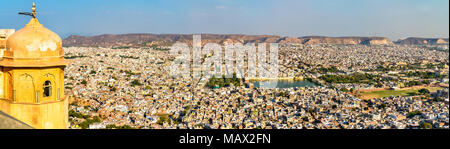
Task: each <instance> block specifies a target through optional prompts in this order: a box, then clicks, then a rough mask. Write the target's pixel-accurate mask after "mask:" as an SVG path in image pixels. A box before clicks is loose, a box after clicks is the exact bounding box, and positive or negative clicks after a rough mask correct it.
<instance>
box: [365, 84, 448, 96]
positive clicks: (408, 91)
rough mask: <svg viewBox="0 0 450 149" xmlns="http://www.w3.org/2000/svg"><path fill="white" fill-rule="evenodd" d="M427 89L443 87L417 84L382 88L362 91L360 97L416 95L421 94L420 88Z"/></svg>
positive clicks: (434, 90)
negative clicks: (393, 88)
mask: <svg viewBox="0 0 450 149" xmlns="http://www.w3.org/2000/svg"><path fill="white" fill-rule="evenodd" d="M423 88H425V89H427V90H429V91H430V92H436V91H437V90H440V89H442V88H441V87H424V86H416V87H408V88H402V89H397V90H390V89H382V90H374V91H360V92H359V94H358V97H359V98H361V99H372V98H383V97H390V96H414V95H419V90H420V89H423Z"/></svg>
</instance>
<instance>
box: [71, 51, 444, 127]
mask: <svg viewBox="0 0 450 149" xmlns="http://www.w3.org/2000/svg"><path fill="white" fill-rule="evenodd" d="M64 51H65V58H66V59H70V60H71V61H72V63H71V64H70V65H69V66H67V67H66V69H65V71H66V72H65V92H66V94H68V95H71V97H70V101H69V102H70V105H69V122H70V128H75V129H103V128H107V129H133V128H136V129H316V128H317V129H389V128H391V129H414V128H434V129H440V128H444V129H448V128H449V117H448V116H449V114H448V113H449V111H448V108H449V105H448V104H449V96H448V92H449V89H448V87H449V79H448V77H449V75H448V74H449V66H448V65H449V53H448V44H445V45H401V44H390V45H333V44H314V45H304V44H280V49H279V59H278V68H279V75H278V76H279V77H280V78H292V79H291V80H290V81H292V82H295V81H301V82H309V84H314V85H308V86H298V87H277V88H264V87H257V86H255V84H254V83H255V80H251V79H248V78H245V79H237V78H229V79H228V78H227V79H225V78H221V77H220V76H218V77H217V78H213V79H209V80H204V79H191V78H176V77H172V76H171V75H170V74H169V73H170V70H169V69H170V66H171V64H172V61H173V60H174V56H173V55H171V54H170V53H169V47H156V46H152V47H145V48H133V47H111V48H105V47H65V48H64ZM256 82H257V80H256Z"/></svg>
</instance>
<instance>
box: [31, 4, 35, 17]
mask: <svg viewBox="0 0 450 149" xmlns="http://www.w3.org/2000/svg"><path fill="white" fill-rule="evenodd" d="M31 10H32V11H33V12H32V14H33V18H36V4H35V3H34V2H33V8H31Z"/></svg>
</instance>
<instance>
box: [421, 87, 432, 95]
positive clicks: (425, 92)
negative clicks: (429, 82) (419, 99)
mask: <svg viewBox="0 0 450 149" xmlns="http://www.w3.org/2000/svg"><path fill="white" fill-rule="evenodd" d="M419 93H420V94H422V95H425V94H430V90H428V89H426V88H422V89H420V90H419Z"/></svg>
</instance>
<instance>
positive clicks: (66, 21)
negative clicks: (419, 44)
mask: <svg viewBox="0 0 450 149" xmlns="http://www.w3.org/2000/svg"><path fill="white" fill-rule="evenodd" d="M34 1H36V5H37V11H38V19H39V21H40V22H41V23H42V24H44V25H45V26H46V27H47V28H49V29H51V30H53V31H55V32H56V33H58V34H59V35H60V36H62V37H67V36H68V35H72V34H75V35H98V34H122V33H160V34H162V33H175V34H178V33H182V34H191V33H219V34H222V33H226V34H258V35H260V34H269V35H282V36H294V37H300V36H309V35H322V36H382V37H388V38H390V39H393V40H397V39H399V38H403V37H411V36H414V37H446V38H448V36H449V0H34ZM32 2H33V0H0V28H14V29H20V28H22V27H23V26H24V25H25V24H26V23H27V22H28V20H29V19H30V18H29V17H28V16H19V15H17V13H18V12H20V11H31V3H32Z"/></svg>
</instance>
